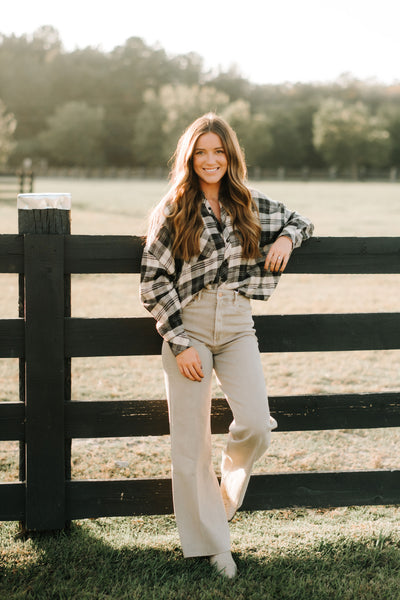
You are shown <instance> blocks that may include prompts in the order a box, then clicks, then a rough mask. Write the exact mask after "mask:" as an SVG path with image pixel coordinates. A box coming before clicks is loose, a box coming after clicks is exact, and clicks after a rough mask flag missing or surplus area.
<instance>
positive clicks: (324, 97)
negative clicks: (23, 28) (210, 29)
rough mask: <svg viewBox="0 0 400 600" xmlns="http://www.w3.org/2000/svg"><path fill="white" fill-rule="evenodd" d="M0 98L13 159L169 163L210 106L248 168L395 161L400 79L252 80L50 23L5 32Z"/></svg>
mask: <svg viewBox="0 0 400 600" xmlns="http://www.w3.org/2000/svg"><path fill="white" fill-rule="evenodd" d="M0 98H1V99H2V101H3V103H4V105H5V107H7V109H5V108H3V113H4V111H5V110H6V112H5V114H7V115H11V114H12V115H14V117H13V119H14V120H12V123H13V124H14V125H13V127H14V128H15V121H16V122H17V127H16V128H15V132H14V140H15V145H14V148H13V149H11V147H10V145H8V150H7V153H9V152H10V150H12V152H11V155H10V163H11V164H14V165H19V164H20V163H21V161H22V160H23V159H24V158H25V157H26V156H30V157H31V158H32V159H33V160H34V161H40V160H42V159H43V158H46V159H47V161H48V162H49V164H54V165H56V164H66V165H71V164H82V165H94V164H96V165H102V164H105V165H110V166H111V165H112V166H143V167H146V166H149V167H157V166H162V167H165V165H166V163H167V161H168V158H169V157H170V155H171V153H172V152H173V150H174V148H175V145H176V141H177V139H178V137H179V136H180V134H181V133H182V131H183V130H184V129H185V128H186V126H187V125H188V124H189V123H190V122H191V121H192V120H193V119H194V118H196V117H198V116H200V115H201V114H202V113H204V112H207V111H209V110H216V111H218V112H219V113H220V114H222V115H223V116H225V117H226V118H227V119H228V121H229V122H231V124H232V125H233V127H234V128H235V129H236V131H237V133H238V137H239V140H240V143H241V145H242V146H243V147H244V148H245V151H246V157H247V160H248V163H249V165H250V166H253V167H274V168H277V167H280V166H285V167H289V168H290V167H294V168H299V167H303V166H308V167H318V166H322V165H325V164H327V165H331V164H332V165H333V164H334V165H337V166H346V167H348V166H349V165H353V166H354V168H355V165H358V166H359V165H364V166H367V167H368V166H374V165H382V166H396V165H397V166H398V165H399V163H400V111H399V108H398V107H399V99H400V86H395V85H393V86H384V85H380V84H372V83H371V82H369V83H365V82H361V81H358V80H355V79H354V78H353V77H351V76H350V75H348V74H345V75H343V76H342V77H341V78H339V79H338V80H337V81H336V82H333V83H330V84H300V83H299V84H296V85H292V84H282V85H254V84H252V83H251V82H249V81H247V80H246V79H245V78H244V77H242V76H241V74H240V72H239V71H238V69H237V67H235V66H232V67H230V68H229V69H228V70H226V71H220V72H219V73H212V72H208V71H206V70H205V69H204V67H203V60H202V58H201V57H200V56H199V55H197V54H195V53H188V54H185V55H179V56H169V55H168V54H167V53H166V52H165V50H164V49H163V48H161V47H160V46H158V45H155V46H149V45H147V44H146V43H145V42H144V41H143V40H142V39H140V38H138V37H132V38H129V39H128V40H126V42H125V43H124V44H121V45H119V46H117V47H115V48H114V49H113V50H112V51H110V52H104V51H101V50H100V49H98V48H92V47H88V48H84V49H79V50H74V51H72V52H66V51H65V50H64V48H63V46H62V42H61V40H60V37H59V34H58V32H57V30H55V29H54V28H53V27H49V26H46V27H41V28H40V29H38V30H37V31H35V32H34V33H33V34H31V35H23V36H20V37H18V36H15V35H11V36H4V35H1V34H0ZM11 133H12V132H11V130H9V132H8V134H7V135H8V138H7V139H8V140H9V142H8V144H10V143H11V138H10V134H11ZM3 137H4V134H3ZM4 147H5V146H4ZM3 155H4V152H3Z"/></svg>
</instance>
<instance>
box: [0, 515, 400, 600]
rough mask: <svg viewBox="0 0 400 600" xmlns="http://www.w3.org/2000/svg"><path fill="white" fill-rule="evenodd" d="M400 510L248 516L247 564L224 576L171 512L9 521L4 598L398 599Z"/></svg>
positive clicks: (2, 535)
mask: <svg viewBox="0 0 400 600" xmlns="http://www.w3.org/2000/svg"><path fill="white" fill-rule="evenodd" d="M398 517H399V510H398V509H393V508H388V507H386V508H382V507H376V508H371V509H365V508H358V509H354V508H348V509H338V510H329V511H321V510H320V511H315V510H314V511H311V510H291V511H271V512H269V513H261V512H256V513H252V514H250V513H240V514H239V515H238V516H237V517H235V519H234V521H233V522H232V525H231V531H232V547H233V554H234V557H235V559H236V561H237V564H238V568H239V575H238V577H237V578H236V579H235V580H234V581H233V582H232V581H225V580H224V579H222V578H220V577H219V576H218V575H217V574H216V573H214V571H213V570H212V569H211V567H210V566H209V564H208V561H207V560H206V559H200V558H197V559H186V560H185V559H183V558H182V554H181V551H180V548H179V541H178V537H177V533H176V529H175V524H174V520H173V518H171V517H135V518H123V519H122V518H115V519H96V520H93V521H79V522H75V523H74V524H73V526H72V529H71V530H70V531H69V532H66V533H64V532H62V533H59V534H55V535H51V536H49V535H36V536H34V537H32V538H29V539H22V538H18V536H17V527H16V525H15V524H6V525H3V526H2V528H1V530H0V539H1V544H2V555H1V556H2V560H3V565H2V579H1V580H0V597H1V598H2V599H3V598H4V599H10V600H11V599H13V600H17V599H18V600H19V599H21V600H22V599H26V598H29V599H38V600H39V599H40V600H47V599H48V600H55V599H65V600H67V599H68V600H71V599H76V600H86V599H88V600H89V599H90V600H92V599H93V600H94V599H96V600H100V599H106V598H109V599H115V600H116V599H118V600H120V599H121V600H122V599H124V600H135V599H137V600H150V599H152V600H162V599H170V600H215V599H219V598H220V599H221V600H222V599H226V600H228V599H232V600H238V599H240V600H269V599H274V600H286V599H288V600H289V599H296V600H336V599H337V600H350V599H351V600H396V599H399V598H400V588H399V577H400V534H399V529H398Z"/></svg>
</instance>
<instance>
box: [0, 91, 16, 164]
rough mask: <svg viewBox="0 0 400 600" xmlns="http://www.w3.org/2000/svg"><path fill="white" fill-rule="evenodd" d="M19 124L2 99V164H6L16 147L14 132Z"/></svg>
mask: <svg viewBox="0 0 400 600" xmlns="http://www.w3.org/2000/svg"><path fill="white" fill-rule="evenodd" d="M16 126H17V121H16V120H15V117H14V115H12V114H11V113H8V112H7V109H6V106H5V104H4V102H3V101H2V100H0V165H1V166H4V165H5V164H6V163H7V159H8V157H9V155H10V153H11V151H12V149H13V147H14V141H13V134H14V131H15V128H16Z"/></svg>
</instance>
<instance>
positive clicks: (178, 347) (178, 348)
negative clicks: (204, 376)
mask: <svg viewBox="0 0 400 600" xmlns="http://www.w3.org/2000/svg"><path fill="white" fill-rule="evenodd" d="M168 344H169V347H170V348H171V350H172V354H173V355H174V356H178V354H180V353H181V352H183V351H184V350H187V349H188V348H190V342H189V340H188V345H187V346H182V344H174V342H172V341H171V342H168Z"/></svg>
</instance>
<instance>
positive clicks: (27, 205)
mask: <svg viewBox="0 0 400 600" xmlns="http://www.w3.org/2000/svg"><path fill="white" fill-rule="evenodd" d="M17 208H19V209H23V210H32V209H34V208H39V209H43V208H58V209H61V210H70V209H71V194H69V193H55V194H18V197H17Z"/></svg>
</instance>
